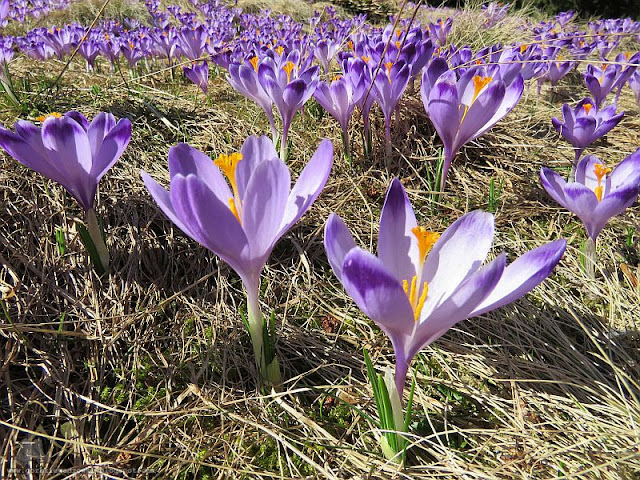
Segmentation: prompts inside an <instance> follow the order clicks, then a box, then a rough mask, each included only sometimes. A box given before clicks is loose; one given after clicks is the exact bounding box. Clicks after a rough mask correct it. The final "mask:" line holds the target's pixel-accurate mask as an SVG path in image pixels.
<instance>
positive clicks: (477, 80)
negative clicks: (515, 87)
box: [471, 75, 493, 103]
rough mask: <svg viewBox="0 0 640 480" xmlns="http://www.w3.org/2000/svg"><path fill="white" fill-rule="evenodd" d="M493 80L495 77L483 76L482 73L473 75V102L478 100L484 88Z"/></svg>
mask: <svg viewBox="0 0 640 480" xmlns="http://www.w3.org/2000/svg"><path fill="white" fill-rule="evenodd" d="M491 80H493V77H481V76H480V75H476V76H475V77H473V98H472V99H471V103H473V102H475V101H476V98H478V95H480V92H481V91H482V89H483V88H484V87H486V86H487V85H488V84H489V82H491Z"/></svg>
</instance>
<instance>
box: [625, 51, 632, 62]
mask: <svg viewBox="0 0 640 480" xmlns="http://www.w3.org/2000/svg"><path fill="white" fill-rule="evenodd" d="M630 56H631V52H624V58H625V60H629V57H630Z"/></svg>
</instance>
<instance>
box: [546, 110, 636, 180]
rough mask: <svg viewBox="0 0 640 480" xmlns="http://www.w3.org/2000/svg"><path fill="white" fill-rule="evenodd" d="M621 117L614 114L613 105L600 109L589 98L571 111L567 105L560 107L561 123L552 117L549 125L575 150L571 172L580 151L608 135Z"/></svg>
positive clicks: (619, 114)
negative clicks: (551, 124)
mask: <svg viewBox="0 0 640 480" xmlns="http://www.w3.org/2000/svg"><path fill="white" fill-rule="evenodd" d="M623 116H624V112H620V113H616V105H615V104H612V105H609V106H608V107H605V108H602V109H600V108H598V107H597V106H596V105H595V102H594V101H593V100H592V99H591V98H585V99H583V100H581V101H580V103H578V105H576V107H575V108H573V109H572V108H571V106H570V105H569V104H567V103H565V104H564V105H562V121H561V120H560V119H558V118H556V117H554V118H552V119H551V123H553V127H554V128H555V129H556V130H557V131H558V132H559V133H560V135H562V136H563V137H564V138H565V139H566V140H567V141H568V142H569V143H570V144H571V145H573V147H574V149H575V159H574V162H573V172H575V168H576V166H577V164H578V160H580V155H582V151H583V150H584V149H585V148H586V147H588V146H589V145H591V144H592V143H593V142H595V141H596V140H598V139H599V138H602V137H603V136H605V135H606V134H607V133H609V131H610V130H611V129H612V128H614V127H615V126H616V125H618V123H620V120H622V117H623Z"/></svg>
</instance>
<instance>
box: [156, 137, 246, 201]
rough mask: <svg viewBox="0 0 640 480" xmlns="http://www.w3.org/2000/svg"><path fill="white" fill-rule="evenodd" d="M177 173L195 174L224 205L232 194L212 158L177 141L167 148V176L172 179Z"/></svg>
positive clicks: (184, 174) (183, 174)
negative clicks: (176, 143)
mask: <svg viewBox="0 0 640 480" xmlns="http://www.w3.org/2000/svg"><path fill="white" fill-rule="evenodd" d="M243 161H244V159H243V160H241V161H240V163H239V164H238V167H239V166H240V164H241V163H242V162H243ZM178 175H181V176H183V177H186V176H188V175H195V176H196V177H198V178H199V179H200V180H202V182H203V183H204V184H205V185H206V186H207V187H209V190H211V192H212V193H213V194H214V195H215V196H216V197H217V198H218V200H220V201H221V202H222V203H224V204H225V205H226V204H227V202H228V201H229V199H230V198H231V197H232V196H233V193H232V192H231V189H230V188H229V185H228V184H227V181H226V180H225V179H224V177H223V176H222V172H220V169H219V168H218V167H216V165H215V164H214V163H213V160H211V158H209V156H208V155H205V154H204V153H202V152H201V151H200V150H198V149H197V148H193V147H192V146H190V145H187V144H186V143H179V144H178V145H175V146H173V147H171V148H170V149H169V178H170V179H171V180H172V181H173V178H174V177H176V176H178Z"/></svg>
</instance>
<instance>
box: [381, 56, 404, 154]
mask: <svg viewBox="0 0 640 480" xmlns="http://www.w3.org/2000/svg"><path fill="white" fill-rule="evenodd" d="M410 75H411V70H410V68H409V66H408V65H407V64H406V63H405V62H404V61H402V60H398V61H397V62H387V63H385V64H384V69H381V71H380V72H378V74H377V75H376V78H375V81H374V83H373V90H372V92H373V93H374V95H375V97H374V98H375V100H376V102H377V103H378V105H380V109H381V110H382V113H383V115H384V126H385V128H384V134H385V139H386V149H387V158H389V156H390V155H391V115H392V114H393V111H394V110H395V108H396V106H397V105H398V102H399V101H400V97H402V94H403V93H404V90H405V89H406V88H407V85H408V84H409V77H410Z"/></svg>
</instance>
